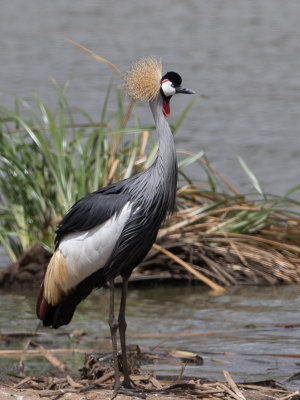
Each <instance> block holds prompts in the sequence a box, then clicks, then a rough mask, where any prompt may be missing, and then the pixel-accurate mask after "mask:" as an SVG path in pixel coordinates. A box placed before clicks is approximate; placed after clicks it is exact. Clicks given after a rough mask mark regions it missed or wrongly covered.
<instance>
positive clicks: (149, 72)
mask: <svg viewBox="0 0 300 400" xmlns="http://www.w3.org/2000/svg"><path fill="white" fill-rule="evenodd" d="M181 82H182V79H181V77H180V75H178V74H177V73H176V72H173V71H171V72H167V73H166V74H165V75H164V76H163V77H162V65H161V61H158V60H155V59H154V58H145V59H142V60H140V61H138V62H137V63H136V64H134V65H133V67H132V68H131V70H130V71H129V72H128V73H127V75H126V76H125V86H126V89H127V92H128V94H129V96H130V97H131V98H132V99H133V100H142V101H143V100H144V101H145V100H148V101H153V100H154V99H156V98H157V97H158V95H159V94H161V96H162V97H163V113H164V115H165V116H166V117H168V116H169V115H170V104H169V103H170V99H171V98H172V96H174V94H176V93H186V94H192V93H195V92H194V91H193V90H190V89H186V88H183V87H182V86H181Z"/></svg>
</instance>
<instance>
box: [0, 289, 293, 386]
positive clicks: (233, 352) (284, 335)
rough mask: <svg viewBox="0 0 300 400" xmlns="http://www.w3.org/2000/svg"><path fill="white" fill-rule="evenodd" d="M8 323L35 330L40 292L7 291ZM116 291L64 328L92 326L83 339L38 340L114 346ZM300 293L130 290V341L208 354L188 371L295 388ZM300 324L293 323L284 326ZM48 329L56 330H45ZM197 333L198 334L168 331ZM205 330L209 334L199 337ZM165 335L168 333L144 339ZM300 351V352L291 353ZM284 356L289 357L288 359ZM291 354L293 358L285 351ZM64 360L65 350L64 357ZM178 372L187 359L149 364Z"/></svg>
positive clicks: (4, 314) (6, 326)
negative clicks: (112, 301)
mask: <svg viewBox="0 0 300 400" xmlns="http://www.w3.org/2000/svg"><path fill="white" fill-rule="evenodd" d="M0 295H1V314H0V324H1V331H2V334H3V333H5V332H32V331H33V330H34V329H35V328H36V325H37V320H36V318H35V311H34V310H35V299H36V294H35V293H32V291H31V292H30V293H28V292H17V293H12V292H10V291H1V292H0ZM108 295H109V293H108V291H105V290H101V291H99V292H95V293H94V294H93V295H92V296H90V297H88V299H87V300H86V301H85V302H83V303H82V304H81V305H80V307H79V308H78V310H77V312H76V313H75V316H74V318H73V321H72V323H71V324H70V325H69V326H67V327H63V328H60V329H59V330H58V331H56V332H69V333H70V332H71V331H73V330H74V329H80V330H83V331H84V332H86V334H87V335H86V336H84V337H83V339H82V341H80V342H79V344H74V343H72V341H71V340H70V338H68V336H58V337H56V338H51V337H50V338H49V337H46V338H45V337H44V338H43V337H40V338H39V339H34V340H35V341H37V340H38V341H39V342H40V343H41V344H42V345H44V346H45V347H47V348H51V347H54V348H55V347H56V348H58V347H61V348H66V347H72V346H75V347H80V348H93V349H99V350H100V351H110V342H109V340H104V338H105V337H109V329H108V325H107V318H108V300H109V298H108ZM299 310H300V294H299V288H298V287H297V286H288V287H278V288H272V287H263V288H261V287H260V288H255V287H251V288H239V289H230V290H228V291H227V292H226V293H225V294H224V295H222V296H212V295H210V294H209V292H208V291H207V290H205V289H203V288H202V287H171V286H167V287H160V286H158V287H155V288H148V289H143V290H141V289H136V288H130V290H129V295H128V305H127V322H128V343H129V344H139V345H140V346H145V347H148V348H149V347H152V348H153V347H161V348H163V349H173V350H174V349H176V350H186V351H191V352H195V353H197V354H199V355H202V356H204V364H203V365H202V366H187V367H186V370H185V375H186V376H197V377H203V378H209V379H219V380H221V379H224V378H223V376H222V370H223V369H225V370H228V371H229V372H230V374H231V375H232V376H233V377H234V379H235V380H236V381H252V382H254V381H259V380H265V379H276V380H277V381H279V382H282V383H283V384H285V385H287V386H288V387H289V388H291V389H297V388H299V386H300V381H299V380H298V381H292V382H289V383H288V382H286V380H287V378H288V377H289V376H291V375H293V374H294V373H297V372H299V368H300V367H299V366H300V359H299V355H300V346H299V334H300V327H299V319H300V311H299ZM295 323H298V326H297V325H295V327H289V328H285V327H283V325H290V324H295ZM42 331H43V332H49V331H50V330H49V329H46V328H43V329H42ZM191 332H192V333H195V335H193V336H172V337H170V336H168V335H171V334H181V335H183V334H184V333H191ZM199 332H202V333H203V334H204V335H201V336H200V335H196V333H199ZM147 334H165V335H163V336H162V337H157V338H155V337H150V338H149V337H148V338H146V337H144V338H143V335H147ZM27 340H28V338H24V339H18V340H17V341H16V340H11V342H9V343H7V342H5V341H2V348H12V349H16V348H23V347H24V345H25V343H26V341H27ZM296 354H298V358H293V357H288V355H290V356H293V355H296ZM280 355H282V357H280ZM284 355H285V356H284ZM58 357H59V358H61V357H62V356H58ZM67 363H68V366H69V367H70V368H73V369H74V370H77V369H78V368H79V367H80V366H81V364H82V356H80V355H77V356H75V357H71V358H70V357H69V358H68V359H67ZM3 365H5V368H8V369H9V370H10V371H16V370H17V366H18V360H16V359H1V360H0V369H1V367H2V368H3ZM147 368H148V369H149V368H150V369H151V370H152V369H153V368H155V369H156V370H158V371H160V372H162V373H165V374H166V373H167V374H172V375H176V376H177V375H178V374H179V371H180V368H181V364H180V363H179V362H177V363H173V364H172V365H159V366H150V367H149V366H148V367H147ZM49 370H52V367H51V366H50V364H48V363H47V362H46V361H45V360H44V359H42V358H39V357H30V358H28V359H26V361H25V372H27V373H30V372H33V373H34V372H37V371H38V372H41V373H46V372H49Z"/></svg>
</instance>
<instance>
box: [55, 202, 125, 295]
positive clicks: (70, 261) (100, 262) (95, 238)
mask: <svg viewBox="0 0 300 400" xmlns="http://www.w3.org/2000/svg"><path fill="white" fill-rule="evenodd" d="M131 207H132V205H131V204H130V203H129V202H127V203H126V204H125V206H124V207H123V208H122V210H121V212H120V213H119V215H118V216H117V215H116V214H114V215H113V216H112V217H111V218H110V219H108V220H107V221H106V222H104V223H103V224H101V225H98V226H96V227H95V228H93V229H89V230H88V231H83V232H75V233H69V234H68V235H66V236H65V237H64V238H63V239H62V240H61V242H60V244H59V247H58V249H59V250H60V251H61V252H62V254H63V255H64V257H65V259H66V268H67V272H68V277H67V279H66V280H65V282H62V284H61V287H62V289H63V291H64V292H65V293H66V292H68V290H69V289H71V288H72V287H74V286H76V285H77V284H78V283H79V282H81V281H82V280H83V279H85V278H87V277H88V276H89V275H91V274H92V273H94V272H96V271H97V270H98V269H99V268H101V267H103V266H104V264H105V263H106V261H107V260H108V258H109V256H110V255H111V253H112V251H113V248H114V246H115V244H116V242H117V240H118V239H119V237H120V234H121V232H122V230H123V228H124V226H125V224H126V222H127V221H128V218H129V216H130V212H131Z"/></svg>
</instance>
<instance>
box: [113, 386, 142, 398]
mask: <svg viewBox="0 0 300 400" xmlns="http://www.w3.org/2000/svg"><path fill="white" fill-rule="evenodd" d="M118 394H124V395H125V396H128V397H139V398H140V399H146V398H147V396H146V395H145V393H143V392H142V391H141V389H140V388H133V387H124V386H122V385H119V386H117V387H115V388H114V392H113V395H112V397H111V398H110V400H113V399H115V398H116V397H117V396H118Z"/></svg>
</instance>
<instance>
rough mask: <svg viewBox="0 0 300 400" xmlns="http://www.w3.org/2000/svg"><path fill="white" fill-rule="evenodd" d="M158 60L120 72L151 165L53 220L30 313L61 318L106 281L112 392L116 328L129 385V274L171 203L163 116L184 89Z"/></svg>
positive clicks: (171, 167) (171, 160)
mask: <svg viewBox="0 0 300 400" xmlns="http://www.w3.org/2000/svg"><path fill="white" fill-rule="evenodd" d="M161 71H162V66H161V63H160V62H158V61H156V60H154V59H152V58H147V59H144V60H141V61H139V62H137V63H136V64H135V65H134V66H133V67H132V69H131V70H130V71H129V72H128V73H127V75H126V76H125V86H126V89H127V92H128V94H129V96H130V97H131V98H132V99H133V100H147V101H149V104H150V109H151V111H152V114H153V118H154V121H155V126H156V132H157V135H158V140H159V149H158V154H157V158H156V160H155V161H154V163H153V164H152V165H151V166H150V167H149V168H148V169H147V170H145V171H144V172H141V173H139V174H137V175H135V176H132V177H130V178H128V179H124V180H122V181H120V182H116V183H113V184H111V185H109V186H107V187H104V188H101V189H99V190H97V191H96V192H93V193H91V194H89V195H87V196H85V197H84V198H82V199H80V200H79V201H77V203H75V204H74V205H73V206H72V208H71V209H70V211H69V212H68V214H66V215H65V216H64V218H63V219H62V221H61V222H60V224H59V226H58V228H57V231H56V239H55V252H54V254H53V256H52V258H51V260H50V262H49V265H48V267H47V270H46V273H45V276H44V280H43V283H42V285H41V289H40V293H39V296H38V300H37V316H38V318H39V319H40V320H42V321H43V325H44V326H50V327H52V328H58V327H60V326H61V325H65V324H68V323H69V322H70V321H71V319H72V316H73V314H74V311H75V309H76V306H77V305H78V304H79V303H80V302H81V301H82V300H83V299H84V298H85V297H87V296H88V295H89V294H90V293H91V291H92V290H93V289H95V288H101V287H102V286H103V285H104V284H105V283H106V282H109V283H110V315H109V326H110V330H111V338H112V346H113V359H114V369H115V390H118V389H119V388H120V386H121V383H120V378H119V369H118V358H117V330H118V329H119V334H120V343H121V350H122V366H123V373H124V380H123V386H124V387H127V388H130V387H131V384H130V378H129V372H128V366H127V358H126V340H125V331H126V321H125V307H126V294H127V286H128V279H129V277H130V275H131V272H132V270H133V269H134V268H135V267H136V266H137V265H138V264H139V263H140V262H141V261H142V260H143V258H144V257H145V256H146V254H147V253H148V251H149V250H150V248H151V246H152V244H153V243H154V241H155V239H156V235H157V232H158V229H159V227H160V225H161V223H162V222H163V221H164V219H165V218H166V216H167V215H169V214H171V213H172V212H173V209H174V205H175V195H176V184H177V161H176V151H175V145H174V140H173V135H172V132H171V130H170V127H169V124H168V122H167V119H166V117H168V116H169V115H170V99H171V97H172V96H173V95H175V94H177V93H186V94H191V93H195V92H194V91H192V90H189V89H186V88H183V87H182V86H181V77H180V76H179V75H178V74H177V73H176V72H167V73H166V74H165V75H164V76H163V77H162V72H161ZM118 275H121V277H122V279H123V283H122V294H121V302H120V310H119V316H118V320H116V319H115V317H114V279H115V278H116V277H117V276H118Z"/></svg>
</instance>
